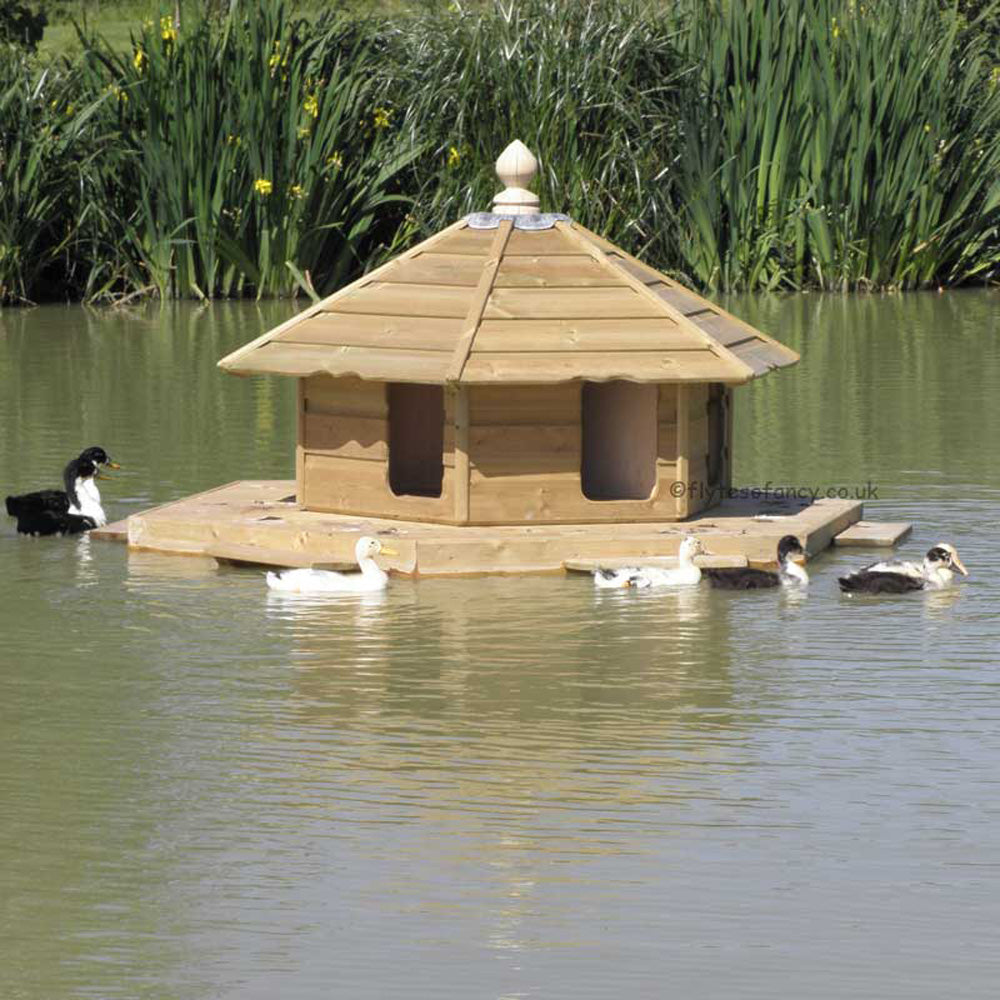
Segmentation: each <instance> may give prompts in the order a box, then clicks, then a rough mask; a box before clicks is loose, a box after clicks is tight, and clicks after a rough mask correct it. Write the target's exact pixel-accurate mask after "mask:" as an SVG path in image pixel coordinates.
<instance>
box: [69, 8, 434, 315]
mask: <svg viewBox="0 0 1000 1000" xmlns="http://www.w3.org/2000/svg"><path fill="white" fill-rule="evenodd" d="M371 44H372V42H371V40H370V38H369V37H367V35H366V33H365V32H364V31H362V30H361V29H360V28H359V26H358V25H357V24H354V23H348V22H346V21H342V20H338V19H336V18H333V17H322V18H320V19H319V20H318V21H317V22H315V23H309V22H306V21H304V20H302V19H299V18H293V17H291V16H290V15H289V13H288V6H287V5H286V4H284V3H281V2H271V3H266V4H261V5H260V6H259V7H256V8H254V10H253V11H252V13H249V14H246V15H242V14H237V15H234V16H231V17H227V18H225V19H223V20H222V21H221V22H216V21H209V20H202V21H200V22H198V23H196V24H195V25H193V26H192V27H190V28H189V27H187V26H186V25H185V26H183V27H182V28H180V29H178V28H177V27H176V26H175V25H174V24H173V22H172V21H171V20H170V19H169V18H168V17H164V18H163V19H162V20H161V21H160V22H159V23H147V24H146V25H145V26H144V27H143V30H142V31H141V32H140V33H139V34H137V35H136V36H135V37H134V44H133V51H132V53H131V54H120V53H115V52H113V51H111V50H110V49H109V48H108V47H106V46H103V45H102V44H101V43H100V42H98V41H95V40H92V39H91V40H88V44H87V49H86V53H85V62H86V66H87V68H88V72H89V81H90V85H91V88H92V90H93V91H95V92H98V91H101V92H103V93H104V94H105V100H104V108H105V114H106V115H107V117H108V118H109V119H110V120H111V121H112V122H113V124H114V126H115V127H116V128H117V130H118V135H119V141H118V142H117V143H115V144H113V145H112V148H111V149H110V150H109V153H108V156H107V158H106V160H105V161H104V162H103V163H102V165H101V168H102V169H101V174H100V176H99V177H98V178H97V182H96V183H97V187H98V189H99V191H100V196H99V201H100V203H101V204H102V205H103V206H104V207H105V210H106V214H105V218H104V223H105V225H104V227H103V229H104V232H106V233H107V234H109V237H111V238H115V237H117V236H118V234H124V240H123V241H120V242H118V243H117V244H113V243H112V242H111V238H109V239H108V240H107V242H106V243H105V247H104V260H103V262H102V261H98V262H95V268H94V271H93V274H92V277H91V282H90V286H89V289H88V291H89V294H90V295H91V296H100V295H102V294H107V293H111V292H114V291H118V290H121V289H129V288H132V289H136V288H139V289H141V288H148V289H151V290H155V291H156V292H157V293H158V294H159V295H161V296H163V297H166V296H170V295H181V296H198V297H206V298H207V297H213V296H220V295H221V296H229V295H241V294H247V293H248V292H251V293H253V294H255V295H257V296H258V297H259V296H271V295H286V294H292V293H294V292H295V291H296V289H297V288H298V287H299V286H300V285H303V284H305V285H307V286H309V287H311V286H312V285H315V286H316V288H317V289H319V290H325V289H328V288H332V287H335V286H337V285H338V284H341V283H342V282H343V281H344V280H346V279H347V278H348V277H350V276H352V275H353V274H355V273H358V272H360V271H361V270H362V269H363V268H364V265H365V263H366V261H367V260H368V258H369V257H370V256H371V254H372V253H373V252H377V250H378V244H379V242H380V241H382V240H384V241H386V242H387V243H390V244H391V242H392V238H393V234H394V232H395V228H396V224H397V223H398V220H399V218H400V217H401V215H402V212H400V211H398V209H399V207H400V206H401V205H402V204H403V203H405V201H406V199H405V198H404V197H403V196H402V195H401V194H400V193H399V175H400V171H401V170H402V169H403V168H404V167H405V166H406V165H407V164H408V162H409V161H410V160H411V159H412V158H413V157H414V156H415V155H417V153H418V152H419V150H410V149H405V150H404V149H403V148H402V147H400V146H399V144H398V143H396V142H394V139H393V134H392V133H393V129H392V119H391V114H388V113H387V111H386V109H385V108H384V106H383V105H384V99H383V97H382V90H381V86H380V84H379V82H378V80H377V79H376V76H375V74H374V73H373V72H372V58H371V55H370V51H371ZM122 193H125V197H122Z"/></svg>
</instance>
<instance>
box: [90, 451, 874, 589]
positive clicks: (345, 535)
mask: <svg viewBox="0 0 1000 1000" xmlns="http://www.w3.org/2000/svg"><path fill="white" fill-rule="evenodd" d="M359 464H361V465H371V464H372V463H359ZM294 493H295V483H294V481H292V480H289V481H283V480H269V481H253V480H251V481H243V482H236V483H230V484H228V485H226V486H221V487H218V488H216V489H214V490H209V491H207V492H205V493H201V494H197V495H195V496H191V497H185V498H184V499H182V500H177V501H174V502H172V503H168V504H164V505H162V506H160V507H157V508H154V509H152V510H148V511H144V512H142V513H139V514H134V515H132V516H131V517H130V518H129V520H128V534H129V545H130V547H131V548H133V549H144V550H152V551H158V552H174V553H186V554H192V555H200V556H212V557H213V558H216V559H222V560H228V561H230V562H233V563H242V564H247V565H284V566H302V565H310V566H322V567H332V566H334V565H337V564H342V563H347V562H350V561H351V560H352V554H353V550H354V544H355V542H356V541H357V539H358V538H360V537H361V536H362V535H365V534H370V535H384V536H388V537H390V538H391V539H392V547H393V548H395V549H397V550H398V551H399V553H400V555H399V556H398V557H388V558H387V559H386V560H385V561H384V565H386V567H387V568H389V569H391V570H392V571H393V572H395V573H400V574H404V575H420V576H437V575H480V574H489V573H523V572H533V573H557V572H559V573H561V572H564V564H566V563H567V562H572V561H576V562H578V563H579V562H580V561H581V560H583V561H586V560H590V561H592V562H594V563H597V562H600V564H602V565H610V564H611V563H610V562H609V560H615V559H621V560H624V561H625V562H627V563H628V564H635V563H639V562H641V563H647V562H649V561H650V560H653V559H662V558H663V557H668V556H674V555H676V552H677V548H678V546H679V545H680V542H681V541H682V540H683V538H684V537H685V536H686V535H689V534H697V535H698V537H699V538H701V539H702V541H703V542H704V543H705V546H706V548H708V549H709V551H710V552H711V553H712V554H713V556H715V557H717V558H725V557H729V558H730V559H733V558H736V559H743V560H749V561H750V562H751V563H755V564H763V565H767V564H770V563H772V562H773V560H774V555H775V551H776V548H777V543H778V539H779V538H780V537H781V536H782V535H785V534H794V535H796V536H797V537H798V538H799V539H800V540H801V541H802V542H803V544H804V545H805V546H806V548H807V551H808V552H809V553H810V554H811V555H812V554H815V553H816V552H818V551H819V550H820V549H821V548H824V547H825V546H826V545H827V544H829V541H830V539H831V538H832V537H833V535H834V534H837V533H839V532H841V531H843V530H844V529H845V528H846V527H847V526H848V525H849V524H850V523H853V522H855V521H857V520H858V519H859V518H860V514H861V505H860V504H858V503H855V502H852V501H842V500H824V501H820V502H817V503H815V504H806V505H802V504H799V503H797V502H796V503H792V502H788V503H785V502H779V503H770V504H767V505H762V503H761V502H760V501H753V500H749V499H748V500H740V499H733V500H727V501H725V502H724V503H722V504H720V505H718V506H716V507H714V508H712V509H711V510H709V511H706V512H705V513H703V514H700V515H698V516H697V517H694V518H690V519H689V520H687V521H683V522H679V523H672V522H668V521H653V522H646V523H641V522H634V523H618V524H561V525H525V526H516V527H515V526H506V525H505V526H497V527H484V526H456V525H449V524H438V523H428V522H418V521H410V520H393V519H389V518H372V517H367V516H364V515H353V516H352V515H344V514H323V513H316V512H311V511H303V510H300V509H299V507H298V505H297V504H296V503H295V502H294V500H290V499H289V498H290V497H293V496H294ZM765 510H766V511H767V512H768V516H770V517H772V518H774V519H773V520H767V521H760V520H755V519H754V518H755V515H757V514H760V513H761V512H762V511H765ZM109 527H110V526H109ZM92 535H93V536H94V537H105V538H109V537H114V535H112V534H107V533H105V534H104V535H103V536H102V535H99V534H98V533H97V532H93V533H92Z"/></svg>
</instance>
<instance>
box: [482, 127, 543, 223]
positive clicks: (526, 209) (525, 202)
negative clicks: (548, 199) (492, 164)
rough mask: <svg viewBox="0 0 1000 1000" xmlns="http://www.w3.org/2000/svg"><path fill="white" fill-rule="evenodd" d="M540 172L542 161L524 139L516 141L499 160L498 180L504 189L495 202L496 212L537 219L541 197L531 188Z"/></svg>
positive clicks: (494, 209)
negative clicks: (529, 188) (540, 162)
mask: <svg viewBox="0 0 1000 1000" xmlns="http://www.w3.org/2000/svg"><path fill="white" fill-rule="evenodd" d="M537 172H538V160H536V159H535V157H534V155H533V154H532V152H531V150H530V149H528V147H527V146H525V144H524V143H523V142H521V140H520V139H515V140H514V141H513V142H512V143H511V144H510V145H509V146H508V147H507V148H506V149H505V150H504V151H503V152H502V153H501V154H500V158H499V159H498V160H497V177H499V178H500V182H501V183H502V184H503V185H504V190H503V191H501V192H500V193H499V194H498V195H497V196H496V197H495V198H494V199H493V211H494V212H496V213H498V214H500V215H535V214H537V212H538V195H537V194H534V193H533V192H531V191H529V190H528V185H529V184H530V183H531V182H532V180H534V177H535V174H536V173H537Z"/></svg>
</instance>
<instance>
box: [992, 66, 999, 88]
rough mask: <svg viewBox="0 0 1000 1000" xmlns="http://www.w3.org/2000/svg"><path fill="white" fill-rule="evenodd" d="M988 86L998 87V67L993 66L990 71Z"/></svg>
mask: <svg viewBox="0 0 1000 1000" xmlns="http://www.w3.org/2000/svg"><path fill="white" fill-rule="evenodd" d="M990 86H991V87H996V86H1000V66H994V67H993V69H991V70H990Z"/></svg>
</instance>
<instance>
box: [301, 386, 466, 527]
mask: <svg viewBox="0 0 1000 1000" xmlns="http://www.w3.org/2000/svg"><path fill="white" fill-rule="evenodd" d="M302 385H303V389H302V402H303V404H304V409H303V410H302V412H301V414H300V424H299V427H300V431H299V434H300V438H299V440H300V450H301V456H300V457H299V464H300V466H301V475H302V482H301V487H300V489H299V497H300V503H303V504H304V506H306V507H307V508H308V509H310V510H319V511H330V512H334V513H342V514H367V515H370V516H373V517H379V516H382V517H405V518H408V519H412V520H417V521H420V520H437V521H442V522H448V523H450V522H452V521H454V515H455V512H454V500H453V497H452V483H453V467H454V464H455V431H454V413H455V403H454V394H453V393H448V392H446V393H445V394H444V404H445V426H444V451H443V463H444V479H443V482H442V488H441V496H440V497H410V496H403V497H397V496H395V495H394V494H393V493H392V490H391V489H390V488H389V478H388V469H389V465H388V459H389V421H388V415H389V407H388V397H387V386H386V384H385V383H384V382H368V381H365V380H363V379H357V378H332V377H330V376H328V375H314V376H311V377H310V378H308V379H303V380H302Z"/></svg>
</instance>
